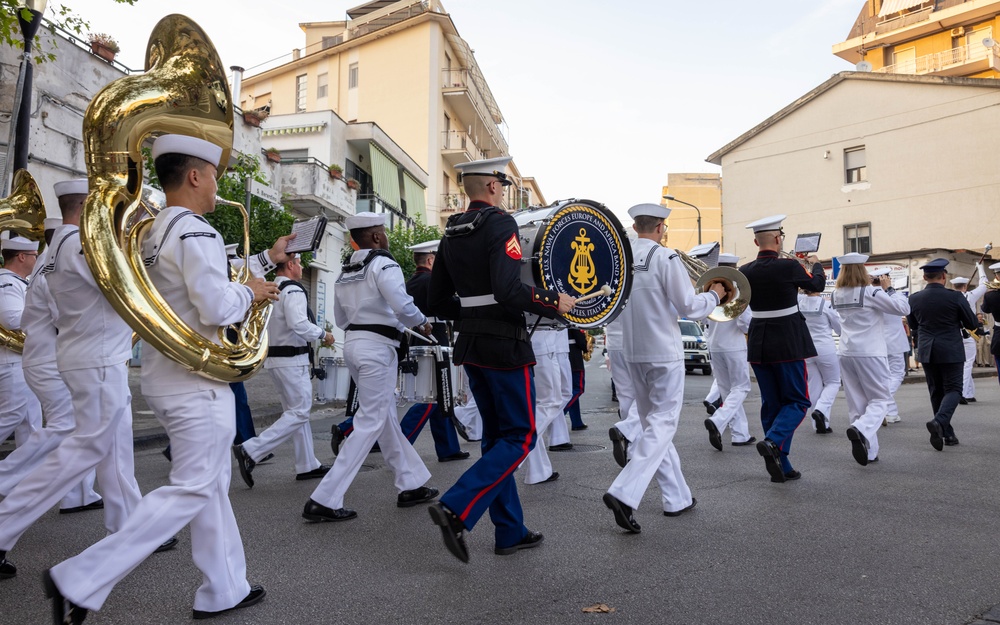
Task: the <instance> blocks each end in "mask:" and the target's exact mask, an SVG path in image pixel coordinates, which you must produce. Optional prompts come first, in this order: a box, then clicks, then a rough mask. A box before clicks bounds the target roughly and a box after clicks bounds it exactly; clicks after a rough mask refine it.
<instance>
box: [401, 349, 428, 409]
mask: <svg viewBox="0 0 1000 625" xmlns="http://www.w3.org/2000/svg"><path fill="white" fill-rule="evenodd" d="M408 360H409V361H411V362H413V363H415V364H416V368H417V372H416V373H415V374H414V373H406V372H404V371H400V373H399V388H400V399H401V400H402V401H403V402H404V403H417V404H433V403H434V402H436V401H437V384H436V383H435V379H434V370H435V368H436V367H435V364H436V361H435V360H434V348H433V347H411V348H410V357H409V358H408Z"/></svg>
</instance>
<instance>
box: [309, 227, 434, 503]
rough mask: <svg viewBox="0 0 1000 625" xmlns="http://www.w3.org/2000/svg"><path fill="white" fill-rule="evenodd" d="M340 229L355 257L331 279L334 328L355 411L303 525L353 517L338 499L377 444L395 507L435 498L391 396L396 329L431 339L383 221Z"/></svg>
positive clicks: (397, 340)
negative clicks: (339, 334)
mask: <svg viewBox="0 0 1000 625" xmlns="http://www.w3.org/2000/svg"><path fill="white" fill-rule="evenodd" d="M344 225H345V226H346V227H347V229H348V230H350V232H351V238H352V239H353V240H354V242H355V243H356V244H357V245H358V250H357V251H356V252H354V254H352V255H351V258H350V260H349V261H348V263H347V264H345V265H344V268H343V272H342V273H341V274H340V277H339V278H337V299H336V301H335V302H334V321H335V322H336V324H337V327H339V328H341V329H343V330H345V331H346V332H347V338H345V339H344V360H345V361H346V362H347V369H348V371H349V372H350V374H351V378H352V379H353V380H354V381H355V382H356V383H357V386H358V402H359V404H360V406H359V408H358V412H357V414H355V416H354V431H353V432H352V433H351V435H350V436H349V437H347V439H346V441H345V442H344V444H343V445H341V447H340V453H339V454H337V459H336V461H335V462H334V463H333V467H332V468H331V469H330V472H329V473H327V474H326V477H324V478H323V481H322V482H320V483H319V486H317V487H316V490H314V491H313V493H312V495H311V496H310V498H309V501H307V502H306V505H305V508H304V509H303V511H302V517H303V518H305V519H307V520H309V521H314V522H316V521H345V520H348V519H353V518H355V517H357V513H356V512H355V511H354V510H350V509H348V508H345V507H344V495H345V494H346V493H347V489H348V488H350V486H351V482H352V481H354V476H356V475H357V474H358V470H359V469H361V463H362V462H364V459H365V458H366V457H367V455H368V452H369V450H371V448H372V445H374V444H375V442H376V441H378V444H379V447H380V448H381V450H382V458H383V459H384V460H385V462H386V464H388V465H389V468H390V469H392V472H393V474H394V476H395V485H396V490H398V491H399V495H398V496H397V498H396V505H397V506H399V507H400V508H408V507H411V506H415V505H418V504H422V503H426V502H429V501H431V500H432V499H434V498H435V497H437V494H438V490H437V489H436V488H430V487H428V486H425V484H426V483H427V480H429V479H430V477H431V474H430V471H428V470H427V467H426V466H425V465H424V462H423V460H421V459H420V456H419V455H418V454H417V452H416V450H414V449H413V445H411V444H410V442H409V441H408V440H406V436H404V435H403V431H402V430H401V429H400V428H399V421H398V420H397V416H396V399H395V394H394V393H395V388H396V374H397V370H398V358H397V355H396V349H397V348H398V347H399V340H400V338H401V333H402V330H404V329H405V328H409V327H419V330H420V332H421V334H423V335H424V336H430V335H431V330H432V328H431V324H430V323H429V322H428V321H427V317H426V316H425V315H424V314H423V313H422V312H420V310H419V309H418V308H417V307H416V305H415V304H414V303H413V298H412V297H411V296H410V295H409V294H408V293H407V292H406V282H405V280H404V279H403V272H402V270H401V269H400V267H399V264H398V263H397V262H396V260H395V259H394V258H393V257H392V255H391V254H389V252H388V249H389V240H388V237H387V236H386V233H385V214H376V213H371V212H364V213H358V214H356V215H352V216H350V217H348V218H347V220H346V222H345V224H344Z"/></svg>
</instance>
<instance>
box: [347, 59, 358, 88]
mask: <svg viewBox="0 0 1000 625" xmlns="http://www.w3.org/2000/svg"><path fill="white" fill-rule="evenodd" d="M347 88H348V89H357V88H358V64H357V63H351V66H350V67H349V68H348V69H347Z"/></svg>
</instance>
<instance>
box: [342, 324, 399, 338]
mask: <svg viewBox="0 0 1000 625" xmlns="http://www.w3.org/2000/svg"><path fill="white" fill-rule="evenodd" d="M351 330H361V331H364V332H374V333H375V334H379V335H381V336H384V337H385V338H387V339H392V340H393V341H401V340H402V339H403V333H402V332H400V331H399V330H397V329H396V328H394V327H392V326H383V325H379V324H375V323H370V324H369V323H352V324H350V325H349V326H347V331H348V332H350V331H351Z"/></svg>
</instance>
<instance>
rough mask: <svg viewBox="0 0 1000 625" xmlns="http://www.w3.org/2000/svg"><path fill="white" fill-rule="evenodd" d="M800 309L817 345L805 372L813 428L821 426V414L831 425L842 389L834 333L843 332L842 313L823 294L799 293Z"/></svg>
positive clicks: (814, 343) (824, 421)
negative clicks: (836, 401)
mask: <svg viewBox="0 0 1000 625" xmlns="http://www.w3.org/2000/svg"><path fill="white" fill-rule="evenodd" d="M799 312H800V313H802V316H803V317H805V320H806V327H808V328H809V336H811V337H812V340H813V345H815V346H816V355H815V356H814V357H812V358H806V375H807V376H808V378H809V398H810V399H811V400H812V406H810V407H809V414H816V416H814V417H813V423H812V427H813V430H815V429H816V428H817V426H818V425H819V420H820V417H819V415H822V417H821V419H822V421H823V424H824V427H825V428H827V429H829V427H830V413H831V412H832V411H833V402H834V401H835V400H836V399H837V393H838V392H839V391H840V358H839V357H838V356H837V344H836V343H835V342H834V340H833V333H834V332H836V333H837V334H838V335H839V334H840V333H841V327H840V315H838V314H837V311H836V310H834V309H833V307H832V306H830V304H829V302H827V301H826V299H824V298H823V297H822V296H821V295H818V294H817V295H803V294H802V293H799Z"/></svg>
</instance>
